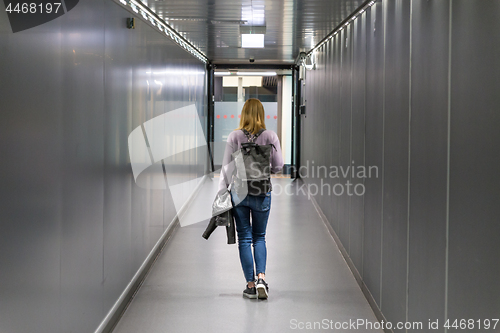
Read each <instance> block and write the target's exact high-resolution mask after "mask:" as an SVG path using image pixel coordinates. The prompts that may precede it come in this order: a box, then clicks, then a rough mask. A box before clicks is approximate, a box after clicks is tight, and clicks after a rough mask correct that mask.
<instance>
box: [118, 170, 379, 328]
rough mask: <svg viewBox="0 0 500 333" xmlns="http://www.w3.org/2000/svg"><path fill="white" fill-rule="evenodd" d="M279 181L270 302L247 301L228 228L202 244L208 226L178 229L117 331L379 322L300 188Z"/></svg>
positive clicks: (271, 234)
mask: <svg viewBox="0 0 500 333" xmlns="http://www.w3.org/2000/svg"><path fill="white" fill-rule="evenodd" d="M216 184H217V179H215V180H214V181H211V180H208V181H207V182H206V183H205V184H204V186H206V187H208V188H209V190H207V188H205V189H204V193H206V192H207V191H208V192H210V189H212V188H213V189H214V190H213V191H215V187H214V186H216ZM273 184H275V190H276V191H275V192H273V197H272V204H271V216H270V219H269V223H268V231H267V251H268V261H267V272H266V281H267V282H268V283H269V288H270V290H269V299H268V300H250V299H246V298H243V297H242V291H243V289H244V286H245V279H244V277H243V272H242V270H241V266H240V262H239V257H238V248H237V245H227V244H226V234H225V229H223V228H218V229H217V230H215V232H214V233H213V234H212V236H211V237H210V239H209V240H205V239H203V238H202V237H201V234H202V233H203V231H204V230H205V227H206V225H207V222H208V221H204V222H201V223H197V224H192V225H189V226H186V227H181V228H178V229H177V231H176V233H175V234H174V236H173V237H172V239H171V240H170V241H169V243H168V244H167V245H166V247H165V249H164V251H163V252H162V254H161V255H160V257H159V259H158V261H157V262H156V264H155V266H154V267H153V268H152V271H151V272H150V274H149V275H148V277H147V278H146V281H145V282H144V284H143V286H142V288H141V289H140V290H139V292H138V293H137V295H136V297H135V298H134V300H133V301H132V303H131V304H130V307H129V308H128V309H127V311H126V313H125V314H124V316H123V318H122V319H121V320H120V322H119V323H118V325H117V327H116V328H115V330H114V333H137V332H141V333H160V332H161V333H165V332H221V333H222V332H232V333H234V332H287V331H298V330H301V329H299V328H300V327H301V326H298V325H305V326H304V330H306V331H309V332H311V331H322V330H325V328H323V329H320V328H318V327H317V329H306V328H307V326H306V325H308V323H309V324H310V325H314V322H321V323H323V320H326V321H328V322H329V325H330V321H333V323H335V322H340V323H343V322H349V320H357V319H364V320H367V321H370V322H372V323H373V322H376V318H375V315H374V314H373V312H372V310H371V308H370V306H369V305H368V302H367V301H366V299H365V298H364V296H363V294H362V293H361V290H360V289H359V287H358V285H357V284H356V281H355V280H354V277H353V276H352V274H351V272H350V270H349V268H348V266H347V264H346V263H345V261H344V260H343V258H342V256H341V254H340V252H339V250H338V248H337V246H336V244H335V242H334V241H333V240H332V238H331V236H330V234H329V233H328V230H327V228H326V227H325V225H324V224H323V222H322V221H321V219H320V217H319V215H318V213H317V212H316V210H315V208H314V206H313V204H312V203H311V202H310V201H309V200H308V199H307V196H304V195H300V194H299V195H295V190H291V191H290V189H292V188H296V187H297V186H296V184H295V183H292V181H291V180H290V179H273ZM286 185H289V186H292V188H289V192H293V193H294V195H291V196H290V195H286V194H284V193H283V194H281V195H279V194H278V191H277V190H278V187H281V188H284V187H285V186H286ZM214 193H215V192H214ZM200 199H201V198H200V197H198V200H200ZM195 200H196V199H195ZM194 207H196V204H195V206H194ZM316 325H318V324H316ZM327 330H329V329H327ZM331 331H336V332H345V331H348V330H346V329H340V330H335V329H332V330H331ZM358 331H361V332H381V331H379V330H366V329H364V328H363V329H358Z"/></svg>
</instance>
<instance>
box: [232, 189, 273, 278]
mask: <svg viewBox="0 0 500 333" xmlns="http://www.w3.org/2000/svg"><path fill="white" fill-rule="evenodd" d="M234 195H235V194H233V193H232V196H231V198H232V199H233V206H234V207H233V215H234V219H235V222H236V232H237V234H238V250H239V252H240V261H241V267H242V268H243V273H244V274H245V279H246V280H247V282H250V281H254V280H255V273H254V257H255V269H256V271H257V274H259V273H264V274H265V273H266V258H267V249H266V227H267V220H268V218H269V212H270V209H271V192H269V193H267V194H266V195H262V196H254V195H247V196H246V197H245V199H243V201H241V202H240V203H239V204H238V205H236V206H235V205H234V202H235V201H239V200H235V198H234ZM250 216H251V217H252V222H251V223H250ZM250 245H253V252H254V253H253V254H254V255H253V256H252V249H251V247H250Z"/></svg>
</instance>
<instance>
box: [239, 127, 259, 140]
mask: <svg viewBox="0 0 500 333" xmlns="http://www.w3.org/2000/svg"><path fill="white" fill-rule="evenodd" d="M241 130H242V131H243V133H244V134H245V136H246V137H247V139H248V142H254V141H255V140H256V139H257V138H258V137H259V135H261V134H262V132H264V131H265V128H261V129H260V130H259V131H258V132H257V134H255V135H254V136H253V137H252V135H251V134H250V132H248V131H247V130H246V129H244V128H242V129H241Z"/></svg>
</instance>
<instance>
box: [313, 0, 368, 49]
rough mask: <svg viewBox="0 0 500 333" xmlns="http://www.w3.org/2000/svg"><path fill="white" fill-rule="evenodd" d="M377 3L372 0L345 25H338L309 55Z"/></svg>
mask: <svg viewBox="0 0 500 333" xmlns="http://www.w3.org/2000/svg"><path fill="white" fill-rule="evenodd" d="M375 3H376V0H374V1H370V2H369V3H368V4H367V5H366V6H364V7H362V8H361V9H360V10H358V11H357V12H355V13H354V14H353V16H352V17H351V18H350V19H349V20H347V21H346V22H345V23H344V24H343V25H341V26H340V27H338V28H337V29H335V30H334V31H333V32H332V33H330V35H329V36H328V35H327V36H326V37H325V40H324V41H323V42H322V43H321V44H319V45H317V46H316V47H314V48H313V49H312V50H311V51H309V52H308V53H307V56H310V55H311V54H312V53H313V52H316V51H317V50H318V49H319V48H321V47H322V46H323V45H324V44H325V43H326V42H328V41H329V39H331V38H332V37H333V36H334V35H336V34H337V33H338V32H339V31H340V30H342V29H344V28H345V27H347V26H348V25H349V24H350V23H351V22H353V21H354V20H355V19H357V18H358V16H360V15H361V14H363V13H364V12H365V11H366V9H367V8H369V7H371V6H373V5H374V4H375Z"/></svg>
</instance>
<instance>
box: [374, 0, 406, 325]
mask: <svg viewBox="0 0 500 333" xmlns="http://www.w3.org/2000/svg"><path fill="white" fill-rule="evenodd" d="M410 4H411V3H410V2H409V1H407V0H386V1H384V2H383V5H384V10H385V17H384V21H385V24H386V37H385V103H384V105H385V107H384V194H383V195H384V206H383V209H384V211H383V217H382V224H383V225H382V230H383V235H382V239H383V243H382V244H383V245H382V301H381V303H382V304H381V308H382V311H383V312H384V314H385V315H386V316H387V317H388V318H391V320H392V321H400V322H404V321H405V320H406V289H407V252H408V251H407V243H408V240H407V231H408V228H407V226H408V141H409V137H408V136H409V116H410V113H409V82H410V79H409V76H410ZM394 331H395V332H404V331H405V330H404V329H403V330H398V329H394Z"/></svg>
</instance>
